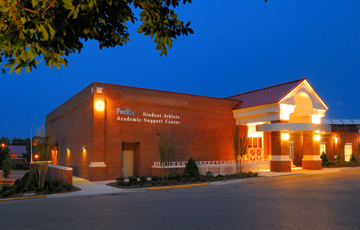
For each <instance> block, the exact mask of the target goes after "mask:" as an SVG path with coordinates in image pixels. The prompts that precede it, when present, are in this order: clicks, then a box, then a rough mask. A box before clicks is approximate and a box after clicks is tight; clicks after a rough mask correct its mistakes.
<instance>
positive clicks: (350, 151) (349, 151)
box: [345, 143, 352, 161]
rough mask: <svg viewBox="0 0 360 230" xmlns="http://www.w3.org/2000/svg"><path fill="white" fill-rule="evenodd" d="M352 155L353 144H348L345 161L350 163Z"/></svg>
mask: <svg viewBox="0 0 360 230" xmlns="http://www.w3.org/2000/svg"><path fill="white" fill-rule="evenodd" d="M351 154H352V144H351V143H346V144H345V161H350V158H351Z"/></svg>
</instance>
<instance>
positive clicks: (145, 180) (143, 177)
mask: <svg viewBox="0 0 360 230" xmlns="http://www.w3.org/2000/svg"><path fill="white" fill-rule="evenodd" d="M140 182H141V183H143V184H144V183H146V182H147V177H146V176H141V177H140ZM140 186H142V185H140Z"/></svg>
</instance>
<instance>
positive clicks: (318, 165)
mask: <svg viewBox="0 0 360 230" xmlns="http://www.w3.org/2000/svg"><path fill="white" fill-rule="evenodd" d="M302 168H303V169H310V170H320V169H322V161H321V160H302Z"/></svg>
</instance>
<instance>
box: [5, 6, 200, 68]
mask: <svg viewBox="0 0 360 230" xmlns="http://www.w3.org/2000/svg"><path fill="white" fill-rule="evenodd" d="M180 2H181V1H180ZM182 3H183V4H186V3H191V0H182ZM178 6H179V0H166V1H165V0H152V1H148V0H123V1H113V0H106V1H105V0H81V1H80V0H31V1H30V0H27V1H14V0H0V20H1V21H0V23H1V24H0V52H1V57H0V63H1V62H2V60H1V59H3V61H5V59H6V61H7V63H6V64H4V65H3V67H9V68H11V69H10V73H11V72H12V71H14V70H15V71H16V72H17V73H18V74H20V72H21V69H22V68H26V71H30V70H32V68H34V67H35V68H36V66H37V65H38V64H39V61H42V60H45V64H46V65H47V66H49V67H50V68H51V67H52V66H55V67H57V68H60V65H64V66H67V63H68V62H67V60H66V59H65V58H64V57H66V56H69V55H70V54H72V53H75V52H78V53H80V52H81V50H82V48H83V42H84V41H87V40H89V39H91V40H95V41H97V42H99V48H100V49H101V48H103V47H106V48H108V47H115V46H123V45H125V44H126V43H127V42H128V41H129V40H130V38H129V31H128V26H129V25H130V24H134V23H135V21H137V20H138V19H139V20H140V23H139V24H140V25H139V28H138V30H137V32H138V33H142V34H144V35H147V36H150V38H151V39H154V42H155V43H156V49H157V50H159V51H160V55H163V54H165V55H167V49H168V48H171V47H172V42H173V40H174V39H176V38H177V37H179V36H180V35H188V34H189V33H191V34H192V33H193V30H192V29H191V28H190V27H189V26H190V22H187V23H185V22H183V21H181V20H179V19H178V16H177V14H176V13H175V8H176V7H178ZM134 12H139V15H138V16H137V17H136V16H135V14H134ZM2 70H3V72H5V71H4V69H2Z"/></svg>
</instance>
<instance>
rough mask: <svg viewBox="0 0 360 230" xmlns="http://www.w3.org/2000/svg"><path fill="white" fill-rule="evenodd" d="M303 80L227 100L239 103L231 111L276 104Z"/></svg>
mask: <svg viewBox="0 0 360 230" xmlns="http://www.w3.org/2000/svg"><path fill="white" fill-rule="evenodd" d="M304 80H306V78H302V79H299V80H295V81H290V82H287V83H283V84H280V85H274V86H270V87H266V88H263V89H258V90H254V91H250V92H247V93H242V94H238V95H234V96H231V97H227V99H232V100H238V101H241V102H240V103H239V104H237V105H236V106H235V107H234V108H233V110H236V109H244V108H249V107H254V106H259V105H266V104H272V103H277V102H279V101H280V100H281V99H283V98H284V97H285V96H286V95H287V94H288V93H290V92H291V90H293V89H294V88H295V87H296V86H298V85H299V84H300V83H301V82H302V81H304Z"/></svg>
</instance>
